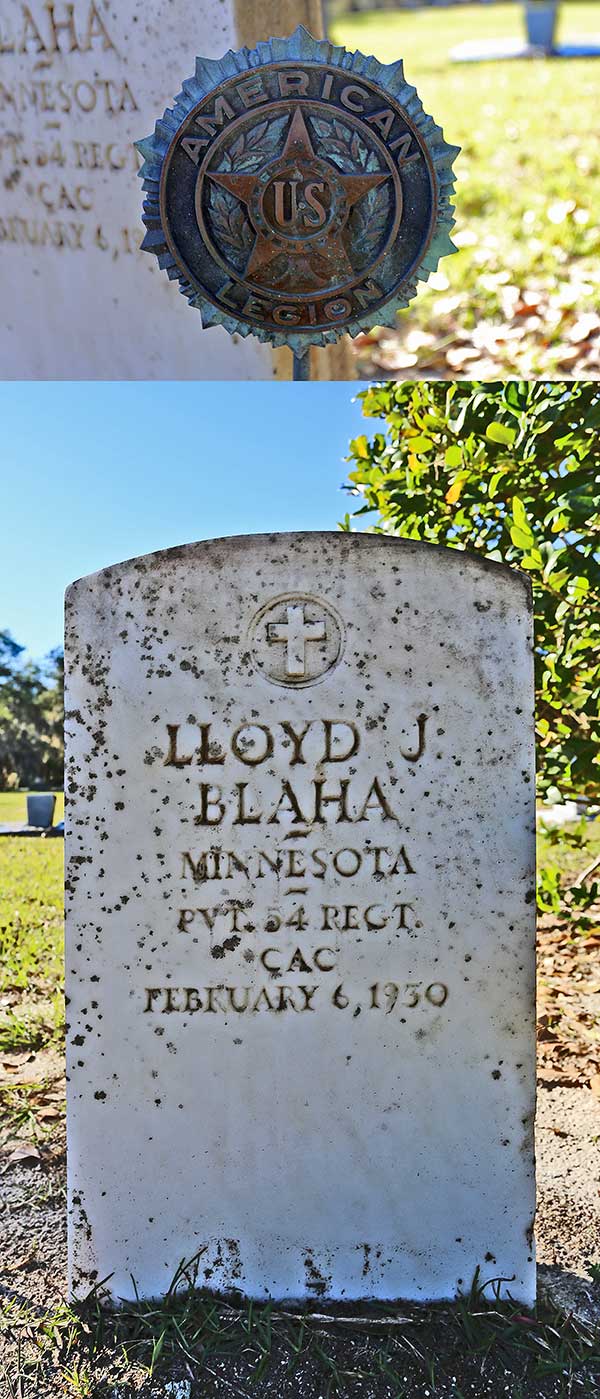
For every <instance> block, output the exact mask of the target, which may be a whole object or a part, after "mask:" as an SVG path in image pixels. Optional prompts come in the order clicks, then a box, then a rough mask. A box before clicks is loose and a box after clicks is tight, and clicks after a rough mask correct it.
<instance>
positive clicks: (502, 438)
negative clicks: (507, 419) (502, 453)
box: [485, 423, 517, 447]
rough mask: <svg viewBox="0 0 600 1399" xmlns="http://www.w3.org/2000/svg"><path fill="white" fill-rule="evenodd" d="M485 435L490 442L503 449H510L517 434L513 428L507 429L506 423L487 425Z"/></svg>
mask: <svg viewBox="0 0 600 1399" xmlns="http://www.w3.org/2000/svg"><path fill="white" fill-rule="evenodd" d="M485 435H486V437H487V438H488V439H489V441H490V442H499V443H500V445H501V446H503V447H512V444H513V442H514V440H515V437H516V435H517V433H516V429H515V428H514V427H507V426H506V423H488V425H487V427H486V430H485Z"/></svg>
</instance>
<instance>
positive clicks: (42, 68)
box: [0, 0, 273, 379]
mask: <svg viewBox="0 0 600 1399" xmlns="http://www.w3.org/2000/svg"><path fill="white" fill-rule="evenodd" d="M236 47H238V39H237V34H236V24H235V19H234V0H177V3H173V0H148V3H145V4H140V3H138V0H119V4H116V3H114V0H70V2H69V3H67V0H28V3H25V0H0V191H1V197H0V377H1V378H3V379H29V378H33V379H264V378H270V377H271V376H272V373H273V359H272V354H271V351H270V350H269V348H268V347H267V346H265V345H260V344H259V343H258V341H256V340H254V339H249V340H246V341H242V340H240V339H239V338H238V339H237V340H232V339H231V338H230V337H229V336H228V335H227V333H226V331H224V330H222V329H221V327H215V328H214V329H212V330H210V331H205V332H204V331H203V330H202V325H201V319H200V316H199V315H198V313H197V312H192V311H191V310H190V308H189V306H188V305H187V302H186V301H185V300H184V298H183V297H182V296H180V295H179V292H178V290H177V287H176V286H173V285H171V284H170V283H169V282H168V281H167V279H166V277H165V276H164V274H161V272H160V271H159V268H158V264H157V262H156V259H155V258H151V257H149V256H148V255H147V254H145V253H142V252H140V251H139V247H140V243H141V241H142V238H143V237H144V232H145V230H144V227H143V224H142V221H141V210H142V198H143V195H142V188H141V184H140V181H139V180H138V178H137V170H138V166H139V163H140V162H139V157H138V155H137V153H136V151H135V150H134V146H133V142H134V141H135V140H137V139H139V138H141V137H143V136H147V135H148V133H149V132H150V131H151V130H152V129H153V127H154V122H155V121H156V119H157V118H158V117H159V116H161V115H162V113H163V111H164V110H165V107H166V106H167V105H169V104H170V103H171V102H172V100H173V99H174V97H175V95H176V94H177V93H178V92H179V90H180V88H181V83H182V81H183V79H184V78H186V77H189V76H190V75H191V74H192V73H193V71H194V63H195V59H196V54H202V55H204V56H205V57H208V58H219V57H220V56H221V55H222V54H223V53H225V52H226V50H227V49H228V48H236Z"/></svg>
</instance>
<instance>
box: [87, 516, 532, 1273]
mask: <svg viewBox="0 0 600 1399" xmlns="http://www.w3.org/2000/svg"><path fill="white" fill-rule="evenodd" d="M67 621H68V633H67V671H68V687H67V690H68V693H67V721H66V726H67V750H68V758H67V769H68V776H67V791H68V798H69V810H68V832H67V856H68V867H67V868H68V874H67V881H68V882H67V893H68V914H67V956H66V965H67V983H68V984H67V994H68V997H69V1006H68V1016H67V1019H68V1030H67V1039H68V1056H69V1107H68V1112H69V1152H70V1177H69V1178H70V1212H71V1213H70V1270H71V1272H70V1276H71V1287H72V1290H73V1292H74V1294H75V1295H78V1294H85V1293H86V1292H87V1291H88V1290H89V1286H90V1282H92V1283H93V1282H94V1281H95V1280H97V1279H98V1278H105V1277H108V1276H109V1275H110V1282H109V1288H110V1290H111V1292H112V1293H113V1295H114V1296H115V1297H119V1296H120V1297H126V1296H131V1295H134V1292H133V1285H132V1282H131V1278H132V1277H133V1278H134V1279H135V1283H136V1286H137V1289H138V1291H139V1293H140V1295H145V1296H153V1295H158V1294H160V1293H161V1291H164V1290H165V1289H166V1287H168V1284H169V1281H170V1277H171V1276H172V1272H173V1270H174V1268H175V1267H176V1266H177V1264H178V1262H179V1261H180V1259H181V1258H183V1257H190V1256H192V1255H193V1254H196V1253H198V1251H200V1253H199V1256H200V1259H201V1272H200V1279H201V1281H202V1282H204V1283H206V1285H207V1286H210V1287H211V1288H216V1289H217V1290H220V1289H227V1288H228V1287H232V1286H235V1287H237V1288H239V1289H241V1290H242V1291H243V1292H245V1293H247V1294H248V1295H250V1296H256V1297H266V1296H272V1297H275V1298H284V1297H289V1298H307V1297H311V1296H313V1297H314V1296H327V1297H331V1298H355V1299H356V1298H362V1297H380V1298H398V1297H402V1296H407V1297H417V1298H419V1297H420V1298H422V1299H425V1298H435V1297H437V1298H442V1297H449V1296H454V1295H455V1294H456V1292H457V1291H459V1290H461V1289H462V1288H464V1287H468V1286H469V1285H470V1282H471V1280H472V1277H473V1275H474V1273H475V1270H476V1268H479V1269H480V1276H481V1278H482V1279H483V1280H487V1279H488V1278H490V1277H499V1276H500V1277H503V1278H510V1280H511V1281H510V1283H509V1284H507V1286H509V1288H510V1291H511V1293H512V1295H513V1296H519V1297H523V1298H527V1297H530V1296H531V1293H532V1288H533V1286H534V1276H535V1272H534V1263H533V1254H532V1251H531V1246H530V1242H529V1239H530V1227H531V1217H532V1210H533V1157H532V1145H531V1125H532V1110H533V1081H534V1080H533V1068H534V1053H533V1051H534V1037H533V970H534V968H533V948H534V902H532V889H533V883H532V880H533V863H532V861H533V831H534V813H533V795H532V794H533V787H532V774H533V745H532V728H531V721H530V717H529V714H530V708H531V693H532V691H531V632H530V611H529V599H528V594H527V585H526V583H525V582H523V581H522V579H521V578H520V577H519V576H518V575H516V574H514V573H512V572H511V571H510V570H508V569H506V568H503V567H498V566H497V565H490V564H486V563H485V562H483V561H481V560H480V559H478V558H474V557H473V558H471V557H469V556H466V555H464V554H462V553H459V552H458V551H453V550H444V549H436V548H432V547H430V546H426V545H420V544H415V543H413V542H411V541H404V540H402V541H397V540H390V539H385V538H382V537H380V536H375V535H344V534H341V533H340V534H338V535H331V534H317V535H311V534H307V535H302V534H301V535H284V536H277V535H276V536H267V537H261V536H254V537H249V538H242V539H232V540H221V541H212V542H210V543H206V544H198V545H189V546H185V547H183V548H181V549H176V550H172V551H167V552H166V553H164V554H157V555H151V556H149V557H147V558H145V559H138V560H133V561H130V562H129V563H126V564H123V565H117V566H115V567H114V568H110V569H107V570H104V571H103V572H102V573H101V574H99V575H96V576H95V577H91V578H88V579H81V580H80V581H79V582H78V583H76V584H74V585H73V587H72V588H71V589H70V590H69V594H68V597H67ZM174 1163H175V1164H174ZM448 1199H451V1202H452V1208H451V1211H449V1210H448V1205H447V1202H448ZM132 1201H135V1212H136V1220H137V1223H136V1222H135V1221H134V1219H133V1216H132ZM140 1219H141V1220H142V1221H143V1227H141V1228H140V1227H139V1220H140ZM365 1259H367V1260H368V1267H367V1269H366V1271H365ZM492 1259H493V1262H492V1261H491V1260H492Z"/></svg>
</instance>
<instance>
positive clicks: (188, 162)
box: [138, 29, 456, 351]
mask: <svg viewBox="0 0 600 1399" xmlns="http://www.w3.org/2000/svg"><path fill="white" fill-rule="evenodd" d="M224 70H225V73H224ZM217 74H218V79H219V80H218V81H217V82H216V81H215V78H216V75H217ZM138 147H139V149H140V151H141V152H142V154H143V156H144V165H143V168H142V171H141V175H142V178H143V180H144V187H145V189H146V191H147V197H146V201H145V205H144V222H145V224H146V227H147V230H148V232H147V235H146V238H145V240H144V243H143V247H144V248H145V249H146V250H147V251H149V252H153V253H155V254H156V255H157V257H158V260H159V263H160V265H161V266H162V267H164V268H165V269H166V271H167V272H168V275H169V276H170V277H172V278H174V279H178V280H179V282H180V284H181V290H182V291H183V293H184V294H185V296H187V297H188V299H189V301H190V303H191V304H192V305H193V306H195V307H197V308H198V309H199V310H200V311H201V312H202V318H203V323H204V325H215V324H223V325H225V326H226V328H227V329H228V330H230V331H232V332H234V331H236V332H239V333H241V334H249V333H253V334H255V335H257V336H258V337H259V338H260V339H262V340H267V341H270V342H271V343H272V344H278V345H290V346H291V347H292V348H293V349H295V350H296V351H298V350H302V349H305V348H307V346H308V345H309V344H325V343H327V342H328V341H331V340H335V339H337V338H338V336H339V335H340V334H341V333H342V332H343V331H349V332H350V334H352V335H356V334H357V333H358V332H359V330H361V329H364V328H366V327H368V326H371V325H374V324H381V323H384V324H386V323H393V319H394V317H395V313H396V311H397V310H398V308H399V307H401V306H406V305H407V304H408V301H409V300H410V298H411V297H412V296H413V295H414V293H415V291H416V285H417V281H418V279H419V278H424V277H426V276H427V275H428V273H429V272H430V271H432V270H433V269H434V268H435V267H437V264H438V260H439V258H440V256H441V255H442V254H443V253H445V252H449V251H452V244H451V242H450V238H449V230H450V228H451V227H452V224H453V218H452V208H451V205H450V196H451V193H452V189H453V175H452V168H451V157H452V156H453V154H454V152H455V151H456V147H449V146H447V145H446V143H445V142H444V140H443V137H442V133H441V131H440V130H439V128H438V127H436V126H435V124H434V123H433V122H432V120H431V118H430V117H427V116H426V115H425V113H424V112H423V108H422V106H421V103H420V101H419V99H418V97H417V95H416V92H415V89H414V88H411V87H409V86H408V84H407V83H406V82H405V80H404V75H403V70H402V64H401V63H395V64H392V65H389V66H388V67H386V66H385V65H383V64H379V63H378V62H377V60H375V59H372V58H371V59H366V58H364V57H363V55H362V54H348V53H347V52H346V50H344V49H338V48H334V47H333V45H331V44H329V43H327V42H326V41H323V42H318V41H316V40H314V39H313V38H312V37H311V36H310V35H309V34H308V33H307V31H306V30H304V29H299V30H297V31H296V34H294V35H293V36H292V37H291V38H290V39H288V40H271V41H270V43H268V44H260V45H259V46H258V48H257V49H256V50H254V51H253V52H250V51H249V50H247V49H243V50H241V52H240V53H238V54H232V53H230V54H227V55H226V56H225V58H224V59H223V60H221V62H219V63H214V62H211V61H210V60H204V59H198V61H197V65H196V75H195V77H194V78H193V79H191V80H190V81H189V82H186V83H184V86H183V91H182V93H181V94H180V97H179V98H178V99H177V104H176V106H175V108H174V109H173V110H172V111H167V112H166V113H165V115H164V117H163V118H161V120H160V121H159V122H158V123H157V126H156V130H155V133H154V135H153V136H152V137H150V138H148V140H146V141H141V142H138ZM390 318H391V320H390Z"/></svg>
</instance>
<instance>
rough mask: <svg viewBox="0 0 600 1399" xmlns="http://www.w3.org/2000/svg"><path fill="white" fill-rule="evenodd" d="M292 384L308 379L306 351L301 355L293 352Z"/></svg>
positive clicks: (308, 369) (308, 357) (308, 362)
mask: <svg viewBox="0 0 600 1399" xmlns="http://www.w3.org/2000/svg"><path fill="white" fill-rule="evenodd" d="M293 377H294V383H298V382H299V381H300V380H306V379H310V354H309V352H308V350H303V351H302V353H301V354H299V353H297V352H296V350H294V375H293Z"/></svg>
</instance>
